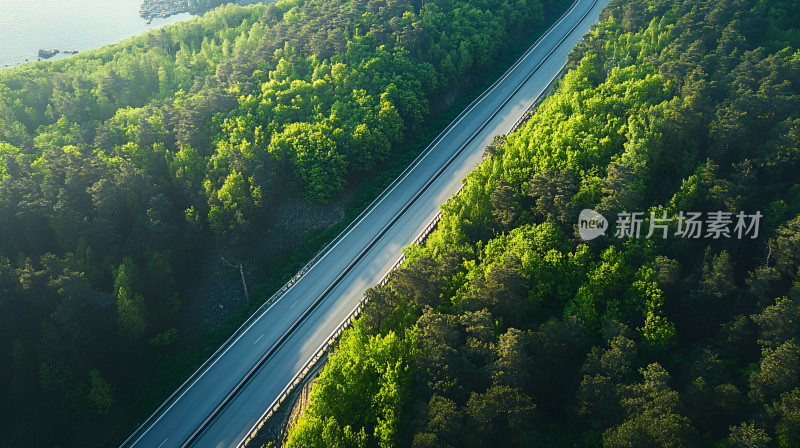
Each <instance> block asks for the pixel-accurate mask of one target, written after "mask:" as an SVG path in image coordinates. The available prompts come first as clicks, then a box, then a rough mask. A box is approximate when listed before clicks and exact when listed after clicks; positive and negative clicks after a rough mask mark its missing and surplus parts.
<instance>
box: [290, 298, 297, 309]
mask: <svg viewBox="0 0 800 448" xmlns="http://www.w3.org/2000/svg"><path fill="white" fill-rule="evenodd" d="M295 305H297V300H295V301H294V302H292V304H291V305H289V309H292V307H293V306H295Z"/></svg>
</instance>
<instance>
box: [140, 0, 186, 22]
mask: <svg viewBox="0 0 800 448" xmlns="http://www.w3.org/2000/svg"><path fill="white" fill-rule="evenodd" d="M183 12H190V5H189V0H144V2H142V6H141V7H140V8H139V15H140V16H142V18H143V19H145V20H147V23H150V22H152V21H153V19H155V18H157V17H164V18H166V17H169V16H171V15H175V14H180V13H183Z"/></svg>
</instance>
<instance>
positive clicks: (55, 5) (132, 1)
mask: <svg viewBox="0 0 800 448" xmlns="http://www.w3.org/2000/svg"><path fill="white" fill-rule="evenodd" d="M141 3H142V1H141V0H0V68H3V67H6V66H10V65H17V64H20V63H23V62H25V59H28V60H29V61H35V60H36V59H37V57H38V55H37V53H38V52H39V49H40V48H43V49H47V50H50V49H58V50H61V51H64V50H78V51H84V50H90V49H92V48H97V47H101V46H103V45H105V44H110V43H113V42H118V41H120V40H123V39H126V38H128V37H131V36H134V35H136V34H141V33H143V32H145V31H147V30H149V29H152V28H158V27H160V26H163V25H165V24H168V23H175V22H179V21H181V20H185V19H188V18H190V17H191V14H189V13H183V14H176V15H174V16H170V17H167V18H166V19H161V18H156V19H153V22H152V23H150V24H148V23H147V21H146V20H145V19H143V18H142V17H141V16H139V7H140V6H141ZM65 56H67V55H62V54H59V55H56V56H55V57H54V58H51V59H58V58H59V57H65Z"/></svg>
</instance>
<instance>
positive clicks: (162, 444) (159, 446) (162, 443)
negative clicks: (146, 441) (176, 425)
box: [158, 437, 169, 448]
mask: <svg viewBox="0 0 800 448" xmlns="http://www.w3.org/2000/svg"><path fill="white" fill-rule="evenodd" d="M167 440H169V437H167V438H166V439H164V441H163V442H161V445H158V448H161V447H162V446H164V444H165V443H167Z"/></svg>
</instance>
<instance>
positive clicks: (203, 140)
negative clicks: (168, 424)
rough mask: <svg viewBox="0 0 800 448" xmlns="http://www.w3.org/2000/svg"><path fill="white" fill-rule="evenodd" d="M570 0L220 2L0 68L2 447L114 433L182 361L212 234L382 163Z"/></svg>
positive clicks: (325, 191)
mask: <svg viewBox="0 0 800 448" xmlns="http://www.w3.org/2000/svg"><path fill="white" fill-rule="evenodd" d="M566 5H567V2H566V1H563V0H541V1H540V0H515V1H507V0H470V1H466V0H432V1H426V2H421V1H420V2H417V1H407V0H349V1H344V0H324V1H323V0H305V1H304V0H281V1H280V2H278V3H274V4H270V5H268V6H266V5H254V6H249V7H239V6H234V5H227V6H224V7H221V8H218V9H216V10H213V11H211V12H209V13H207V14H205V15H203V16H202V17H195V18H193V19H192V20H188V21H185V22H182V23H179V24H176V25H172V26H169V27H165V28H162V29H158V30H154V31H151V32H148V33H146V34H144V35H141V36H137V37H134V38H131V39H129V40H127V41H124V42H121V43H119V44H115V45H110V46H106V47H103V48H100V49H97V50H92V51H87V52H85V53H82V54H80V55H77V56H75V57H70V58H66V59H63V60H59V61H53V62H41V63H31V64H25V65H23V66H20V67H16V68H12V69H6V70H2V71H0V290H1V291H2V292H1V293H0V347H2V350H0V356H2V359H3V362H2V363H0V384H2V390H3V393H2V396H3V397H4V400H3V404H2V406H0V417H1V418H2V420H3V423H2V428H3V429H2V431H0V434H1V435H0V445H3V446H54V445H57V444H60V446H97V445H103V446H107V445H114V444H117V443H119V442H121V440H122V439H124V438H125V437H127V435H129V434H130V432H132V431H133V429H134V428H135V426H136V423H137V422H141V421H143V420H144V419H145V418H146V417H147V416H148V415H149V413H150V412H152V411H153V410H154V409H155V408H156V407H157V406H158V405H159V404H160V403H161V401H162V400H163V399H165V398H166V396H167V395H168V394H169V393H170V392H171V390H173V389H174V388H175V387H177V386H178V385H179V384H180V383H181V382H182V380H183V379H184V378H182V377H180V376H181V375H187V374H188V373H190V372H191V370H190V369H189V370H187V368H186V367H185V366H184V367H183V369H184V370H180V369H178V370H175V369H172V368H171V367H173V366H172V365H171V364H169V362H172V360H173V359H176V358H179V357H180V356H179V355H180V354H181V353H185V349H186V347H184V346H182V344H183V342H182V341H181V335H180V334H178V332H177V330H176V320H177V319H178V316H179V315H180V313H181V312H182V308H181V304H182V302H183V301H184V297H183V294H185V292H186V290H187V288H189V287H190V286H191V285H192V284H193V283H194V282H195V280H197V276H198V271H197V265H198V261H197V260H198V259H199V258H202V255H203V248H204V247H206V246H208V244H209V241H210V242H212V243H213V242H214V241H219V242H220V243H219V244H228V245H229V246H231V247H233V248H234V249H232V250H237V249H236V248H241V247H247V246H248V245H249V244H250V243H252V242H253V241H258V240H260V239H263V235H260V234H259V230H260V229H261V228H262V226H263V224H264V223H265V222H268V221H269V219H270V211H271V206H272V204H274V203H275V201H276V200H277V199H279V198H282V197H286V196H287V195H293V196H296V197H298V198H304V199H305V200H306V201H308V202H310V203H325V202H326V201H330V200H332V199H334V198H336V197H337V195H339V194H340V193H341V192H342V191H343V189H344V187H345V185H347V183H348V182H350V181H352V180H353V179H359V176H360V178H364V176H366V174H370V175H376V174H379V173H380V172H381V169H382V167H383V166H384V164H385V163H386V162H387V160H388V159H390V158H391V157H393V155H394V154H396V153H397V151H398V150H399V148H401V147H402V146H403V145H404V144H406V143H405V142H408V141H409V139H411V138H413V136H414V135H416V134H417V133H418V132H420V129H422V128H424V126H425V124H424V123H423V121H424V120H426V118H428V117H430V114H431V106H432V105H434V106H437V108H438V109H439V110H440V111H441V110H444V109H446V106H447V104H444V103H445V102H444V101H441V98H442V97H444V96H445V95H446V94H447V95H450V96H452V92H453V90H454V89H458V88H462V87H464V85H463V83H464V81H465V80H470V79H473V80H475V79H476V78H478V77H479V76H480V74H481V73H486V72H487V71H488V70H489V69H490V68H492V65H493V64H494V63H495V61H496V60H497V59H498V58H499V57H501V56H503V55H504V54H505V52H507V51H508V49H509V48H510V44H509V42H513V41H514V40H516V39H521V38H523V39H530V38H532V37H533V34H532V33H533V32H534V31H536V30H540V29H541V28H542V27H544V26H545V23H546V22H545V19H546V18H550V19H552V18H555V17H556V16H558V15H559V14H560V13H561V11H563V9H564V8H565V7H566ZM457 81H458V82H457ZM439 103H441V104H439ZM269 293H271V291H269V292H266V293H264V294H262V295H263V296H264V297H256V298H255V299H254V300H253V302H254V304H255V306H257V304H258V301H259V300H261V301H263V300H265V299H266V297H267V296H268V295H269ZM187 350H188V349H187ZM212 350H213V348H212ZM189 351H191V350H189ZM191 353H195V355H193V356H195V359H194V360H193V361H192V362H194V363H196V364H195V365H194V367H196V366H197V365H199V362H201V361H202V359H203V357H202V353H203V352H202V350H196V351H194V352H191ZM198 353H200V354H199V355H198ZM206 353H207V352H206ZM165 366H166V367H165ZM159 367H161V368H159ZM190 368H191V366H190ZM43 428H45V429H43Z"/></svg>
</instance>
